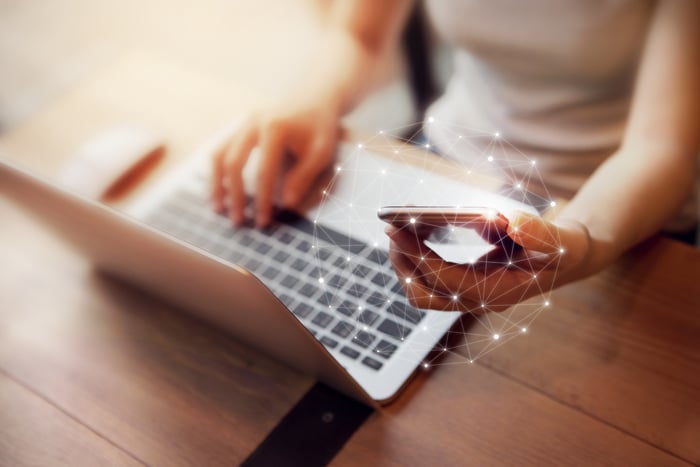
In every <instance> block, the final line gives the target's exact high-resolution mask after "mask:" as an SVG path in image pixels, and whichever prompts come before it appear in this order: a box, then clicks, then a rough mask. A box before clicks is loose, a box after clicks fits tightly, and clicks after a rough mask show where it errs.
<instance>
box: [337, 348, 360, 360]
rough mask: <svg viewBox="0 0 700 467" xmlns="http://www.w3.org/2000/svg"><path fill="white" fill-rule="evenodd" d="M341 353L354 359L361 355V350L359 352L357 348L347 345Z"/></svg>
mask: <svg viewBox="0 0 700 467" xmlns="http://www.w3.org/2000/svg"><path fill="white" fill-rule="evenodd" d="M340 353H342V354H343V355H346V356H348V357H350V358H352V359H353V360H354V359H356V358H357V357H359V356H360V352H358V351H357V350H355V349H351V348H350V347H347V346H346V347H343V348H342V349H340Z"/></svg>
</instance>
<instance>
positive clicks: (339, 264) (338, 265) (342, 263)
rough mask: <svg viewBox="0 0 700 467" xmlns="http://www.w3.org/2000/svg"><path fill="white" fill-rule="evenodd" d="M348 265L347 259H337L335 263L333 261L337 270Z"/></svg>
mask: <svg viewBox="0 0 700 467" xmlns="http://www.w3.org/2000/svg"><path fill="white" fill-rule="evenodd" d="M346 264H347V260H346V259H345V258H336V259H335V261H333V266H335V267H336V268H342V267H345V265H346Z"/></svg>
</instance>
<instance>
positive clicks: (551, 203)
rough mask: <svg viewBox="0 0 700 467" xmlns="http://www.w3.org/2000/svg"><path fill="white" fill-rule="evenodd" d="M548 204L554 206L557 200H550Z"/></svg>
mask: <svg viewBox="0 0 700 467" xmlns="http://www.w3.org/2000/svg"><path fill="white" fill-rule="evenodd" d="M549 205H550V206H552V207H554V206H556V205H557V202H556V201H551V202H550V203H549Z"/></svg>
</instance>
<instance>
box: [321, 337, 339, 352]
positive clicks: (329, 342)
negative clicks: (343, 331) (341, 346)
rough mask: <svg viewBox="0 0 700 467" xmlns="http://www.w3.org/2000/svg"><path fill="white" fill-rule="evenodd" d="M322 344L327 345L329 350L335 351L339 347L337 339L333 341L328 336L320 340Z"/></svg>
mask: <svg viewBox="0 0 700 467" xmlns="http://www.w3.org/2000/svg"><path fill="white" fill-rule="evenodd" d="M320 341H321V344H323V345H325V346H326V347H328V348H329V349H335V348H336V347H337V346H338V341H337V340H335V339H331V338H330V337H328V336H323V337H321V339H320Z"/></svg>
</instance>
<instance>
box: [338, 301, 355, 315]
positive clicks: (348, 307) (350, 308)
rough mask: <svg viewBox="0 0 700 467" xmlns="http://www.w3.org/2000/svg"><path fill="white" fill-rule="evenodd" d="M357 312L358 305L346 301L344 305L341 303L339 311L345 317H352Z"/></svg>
mask: <svg viewBox="0 0 700 467" xmlns="http://www.w3.org/2000/svg"><path fill="white" fill-rule="evenodd" d="M355 310H357V305H355V304H354V303H352V302H349V301H347V300H345V301H344V302H343V303H341V304H340V305H339V306H338V311H339V312H340V313H342V314H344V315H345V316H352V315H354V314H355Z"/></svg>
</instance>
